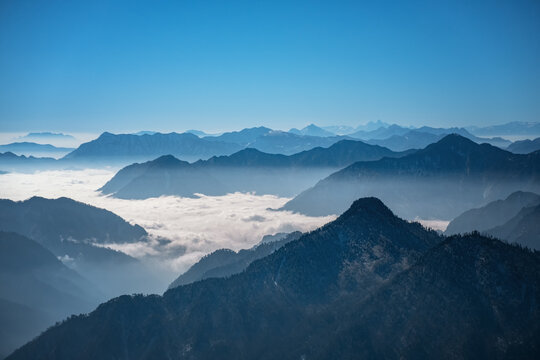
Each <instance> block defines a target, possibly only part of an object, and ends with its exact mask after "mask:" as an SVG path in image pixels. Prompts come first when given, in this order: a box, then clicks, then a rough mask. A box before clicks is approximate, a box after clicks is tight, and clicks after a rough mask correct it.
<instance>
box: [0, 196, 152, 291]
mask: <svg viewBox="0 0 540 360" xmlns="http://www.w3.org/2000/svg"><path fill="white" fill-rule="evenodd" d="M0 231H8V232H15V233H19V234H21V235H24V236H26V237H28V238H30V239H32V240H34V241H36V242H37V243H38V244H40V245H42V246H43V247H45V248H46V249H47V250H49V251H51V252H52V253H53V254H54V255H55V256H56V257H57V258H60V259H62V260H63V262H64V263H65V264H66V265H68V266H69V267H71V268H72V269H75V270H77V271H78V272H79V273H80V274H81V275H83V276H84V277H86V278H87V279H88V280H90V281H92V282H93V283H94V284H95V285H96V286H97V287H98V288H100V289H101V291H102V292H103V293H104V295H105V296H117V295H119V294H122V293H124V292H125V291H129V290H133V289H137V288H140V289H142V288H141V286H143V288H144V286H145V285H144V284H143V280H147V281H150V280H152V281H154V279H153V278H152V277H151V276H150V274H149V273H148V272H147V270H146V269H145V267H144V266H143V265H142V264H141V263H140V262H139V261H138V260H136V259H134V258H132V257H130V256H128V255H126V254H124V253H122V252H119V251H115V250H112V249H109V248H107V247H105V246H106V245H107V244H121V243H133V242H138V241H145V239H146V237H147V235H148V234H147V233H146V231H145V230H144V229H143V228H142V227H140V226H138V225H131V224H129V223H128V222H126V221H125V220H123V219H122V218H121V217H119V216H118V215H115V214H113V213H112V212H110V211H107V210H104V209H99V208H96V207H93V206H90V205H86V204H83V203H80V202H77V201H74V200H71V199H68V198H59V199H45V198H41V197H33V198H31V199H28V200H26V201H19V202H14V201H11V200H0Z"/></svg>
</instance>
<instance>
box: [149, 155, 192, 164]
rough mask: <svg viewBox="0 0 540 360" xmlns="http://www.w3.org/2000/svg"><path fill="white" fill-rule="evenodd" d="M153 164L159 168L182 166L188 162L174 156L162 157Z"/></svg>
mask: <svg viewBox="0 0 540 360" xmlns="http://www.w3.org/2000/svg"><path fill="white" fill-rule="evenodd" d="M152 164H154V165H159V166H176V165H181V164H188V163H187V162H186V161H182V160H180V159H178V158H176V157H174V156H173V155H162V156H160V157H158V158H157V159H155V160H153V161H152Z"/></svg>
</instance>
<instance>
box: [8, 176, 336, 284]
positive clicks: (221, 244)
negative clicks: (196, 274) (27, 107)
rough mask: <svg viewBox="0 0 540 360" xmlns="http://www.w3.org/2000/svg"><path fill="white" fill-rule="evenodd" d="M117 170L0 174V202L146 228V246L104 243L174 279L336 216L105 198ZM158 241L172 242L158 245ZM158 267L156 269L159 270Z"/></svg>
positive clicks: (235, 199)
mask: <svg viewBox="0 0 540 360" xmlns="http://www.w3.org/2000/svg"><path fill="white" fill-rule="evenodd" d="M116 170H117V169H86V170H61V171H42V172H36V173H33V174H22V173H9V174H4V175H0V198H6V199H11V200H25V199H28V198H30V197H32V196H42V197H46V198H58V197H62V196H65V197H69V198H72V199H74V200H77V201H81V202H84V203H87V204H90V205H93V206H97V207H100V208H104V209H107V210H110V211H112V212H114V213H115V214H117V215H119V216H121V217H122V218H124V219H125V220H127V221H129V222H130V223H133V224H139V225H140V226H142V227H144V228H145V229H146V231H147V232H148V233H149V234H150V235H151V239H150V241H147V242H140V243H135V244H125V245H117V244H108V245H107V246H109V247H111V248H114V249H116V250H120V251H123V252H125V253H127V254H129V255H131V256H134V257H136V258H139V259H141V260H142V261H144V262H145V263H147V264H148V265H151V266H152V267H154V268H155V270H159V272H160V273H162V274H165V275H164V276H168V277H169V279H168V280H173V279H174V278H175V277H176V276H178V275H179V274H180V273H182V272H183V271H185V270H187V269H188V268H189V266H191V265H192V264H193V263H195V262H196V261H198V260H199V259H200V258H201V257H202V256H204V255H205V254H208V253H210V252H212V251H214V250H216V249H219V248H229V249H233V250H239V249H244V248H249V247H251V246H253V245H255V244H256V243H258V242H259V241H260V240H261V238H262V237H263V236H264V235H267V234H275V233H278V232H291V231H295V230H299V231H302V232H305V231H309V230H313V229H315V228H317V227H320V226H321V225H323V224H325V223H327V222H329V221H331V220H333V219H334V218H335V216H325V217H309V216H304V215H300V214H293V213H291V212H285V211H274V210H272V209H276V208H279V207H281V206H282V205H284V204H285V203H286V202H287V201H288V200H289V199H288V198H280V197H277V196H273V195H256V194H251V193H247V194H246V193H234V194H228V195H225V196H205V195H201V196H200V197H199V198H180V197H176V196H164V197H159V198H151V199H146V200H123V199H115V198H113V197H110V196H103V195H102V194H100V193H99V192H98V191H96V190H97V189H98V188H100V187H101V186H103V184H105V183H106V182H107V181H108V180H109V179H110V178H111V177H112V176H113V175H114V174H115V172H116ZM162 238H165V239H168V240H170V241H162ZM158 268H159V269H158Z"/></svg>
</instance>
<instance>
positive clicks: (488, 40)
mask: <svg viewBox="0 0 540 360" xmlns="http://www.w3.org/2000/svg"><path fill="white" fill-rule="evenodd" d="M377 119H380V120H383V121H386V122H391V123H399V124H403V125H424V124H426V125H432V126H463V125H470V124H474V125H487V124H494V123H503V122H507V121H516V120H519V121H539V120H540V2H539V1H537V0H531V1H524V0H515V1H497V0H491V1H459V0H455V1H351V2H347V1H324V2H317V1H254V0H252V1H147V2H143V1H99V0H94V1H54V0H48V1H24V0H21V1H18V0H4V1H1V2H0V131H38V130H39V131H44V130H49V131H89V132H100V131H105V130H108V131H114V132H121V131H134V130H142V129H145V130H146V129H148V130H160V131H171V130H176V131H179V130H185V129H190V128H198V129H205V130H210V131H212V130H227V129H237V128H242V127H247V126H256V125H266V126H269V127H273V128H281V129H288V128H290V127H299V126H303V125H306V124H308V123H312V122H314V123H316V124H320V125H331V124H346V125H357V124H359V123H364V122H367V121H372V120H377Z"/></svg>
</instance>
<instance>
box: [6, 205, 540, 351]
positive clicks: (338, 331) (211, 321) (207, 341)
mask: <svg viewBox="0 0 540 360" xmlns="http://www.w3.org/2000/svg"><path fill="white" fill-rule="evenodd" d="M539 296H540V256H539V254H538V253H532V252H530V251H528V250H525V249H522V248H520V247H516V246H511V245H507V244H504V243H502V242H500V241H498V240H495V239H489V238H485V237H482V236H480V235H478V234H473V235H471V236H467V237H459V236H458V237H452V238H449V239H447V240H443V239H442V238H441V237H440V236H439V235H437V234H436V233H435V232H431V231H428V230H426V229H424V228H423V227H422V226H420V225H419V224H417V223H410V222H408V221H404V220H401V219H399V218H397V217H395V216H394V215H393V213H392V212H391V211H390V210H389V209H388V208H387V207H386V206H385V205H384V204H383V203H382V202H380V201H379V200H377V199H374V198H366V199H360V200H358V201H356V202H354V203H353V204H352V206H351V207H350V208H349V209H348V210H347V211H346V212H345V213H344V214H343V215H341V216H340V217H339V218H338V219H336V220H335V221H333V222H331V223H329V224H327V225H325V226H323V227H322V228H320V229H318V230H316V231H313V232H311V233H307V234H304V235H302V236H301V237H300V238H299V239H298V240H295V241H291V242H289V243H288V244H286V245H284V246H283V247H281V248H280V249H278V250H277V251H275V252H273V253H272V254H270V255H269V256H267V257H265V258H263V259H260V260H257V261H254V262H253V263H251V264H250V265H249V266H248V268H247V269H246V270H245V271H244V272H242V273H240V274H237V275H233V276H231V277H228V278H225V279H206V280H202V281H198V282H195V283H192V284H189V285H184V286H179V287H175V288H173V289H170V290H168V291H167V292H166V293H165V294H164V295H163V296H122V297H119V298H117V299H114V300H111V301H109V302H107V303H105V304H102V305H101V306H99V307H98V308H97V309H96V310H95V311H94V312H92V313H91V314H89V315H88V316H79V317H74V318H70V319H68V320H67V321H65V322H64V323H62V324H59V325H58V326H55V327H53V328H51V329H49V330H48V331H47V332H45V333H44V334H42V335H41V336H40V337H38V338H37V339H35V340H34V341H32V342H30V343H28V344H26V345H25V346H23V347H22V348H21V349H19V350H17V351H16V352H15V353H14V354H12V355H11V356H10V357H9V359H30V358H31V359H40V358H56V359H70V358H78V359H95V358H103V357H105V356H107V357H110V358H118V359H128V358H129V359H137V358H197V359H214V358H220V359H252V358H258V359H275V358H291V359H292V358H315V359H318V358H320V359H323V358H330V357H331V358H344V359H347V358H358V357H361V358H381V357H384V358H400V357H404V358H453V357H455V354H463V356H464V357H465V358H472V357H484V358H485V357H490V358H503V357H511V358H524V359H528V358H531V359H532V358H534V357H535V355H536V354H537V351H538V350H539V349H538V347H539V344H538V341H537V340H538V338H539V337H538V336H539V335H540V326H539V325H538V324H539V321H538V320H540V308H539V305H538V302H537V301H536V300H537V299H538V297H539ZM81 349H84V351H81Z"/></svg>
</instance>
